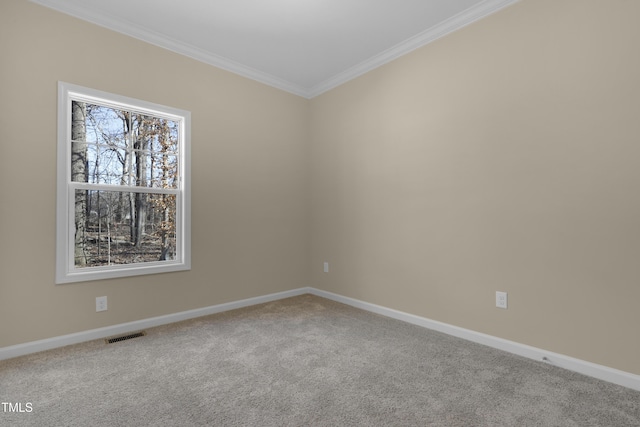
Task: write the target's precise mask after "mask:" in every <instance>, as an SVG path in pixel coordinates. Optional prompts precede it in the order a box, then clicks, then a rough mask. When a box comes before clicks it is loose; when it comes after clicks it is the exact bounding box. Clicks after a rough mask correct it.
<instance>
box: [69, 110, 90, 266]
mask: <svg viewBox="0 0 640 427" xmlns="http://www.w3.org/2000/svg"><path fill="white" fill-rule="evenodd" d="M86 116H87V107H86V105H85V103H84V102H77V101H73V102H72V103H71V180H72V181H79V182H86V180H87V141H86V134H87V131H86V121H85V119H86ZM75 224H76V234H75V254H74V256H75V265H76V266H80V267H81V266H85V265H86V264H87V254H86V251H85V248H86V225H87V192H86V191H76V194H75Z"/></svg>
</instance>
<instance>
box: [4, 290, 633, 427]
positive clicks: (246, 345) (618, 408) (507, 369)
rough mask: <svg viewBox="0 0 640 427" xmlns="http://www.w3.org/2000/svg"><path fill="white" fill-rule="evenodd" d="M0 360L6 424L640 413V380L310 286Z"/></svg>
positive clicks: (380, 422)
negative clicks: (457, 334) (117, 337)
mask: <svg viewBox="0 0 640 427" xmlns="http://www.w3.org/2000/svg"><path fill="white" fill-rule="evenodd" d="M147 332H148V334H147V335H146V336H144V337H140V338H135V339H132V340H128V341H122V342H119V343H115V344H105V343H104V340H100V341H92V342H89V343H84V344H79V345H74V346H69V347H65V348H61V349H56V350H51V351H47V352H42V353H38V354H33V355H28V356H24V357H20V358H16V359H11V360H7V361H3V362H0V401H1V402H14V403H16V402H21V403H22V404H23V408H24V404H25V403H26V402H30V403H31V406H32V408H33V409H32V412H22V413H15V412H3V411H2V407H1V406H0V425H2V426H12V427H13V426H39V427H40V426H83V427H84V426H563V427H565V426H581V427H583V426H640V392H637V391H633V390H630V389H626V388H623V387H619V386H616V385H613V384H609V383H606V382H602V381H598V380H595V379H592V378H589V377H585V376H582V375H579V374H576V373H572V372H569V371H566V370H563V369H560V368H556V367H554V366H551V365H548V364H544V363H541V362H536V361H532V360H528V359H524V358H521V357H518V356H514V355H511V354H508V353H504V352H501V351H499V350H495V349H492V348H489V347H485V346H482V345H479V344H474V343H470V342H467V341H463V340H460V339H457V338H453V337H450V336H447V335H444V334H440V333H437V332H433V331H429V330H427V329H423V328H420V327H418V326H414V325H410V324H406V323H403V322H400V321H397V320H392V319H388V318H385V317H382V316H378V315H375V314H372V313H368V312H365V311H361V310H358V309H355V308H352V307H349V306H345V305H342V304H339V303H336V302H333V301H329V300H326V299H323V298H319V297H316V296H312V295H303V296H300V297H294V298H288V299H285V300H280V301H277V302H272V303H267V304H262V305H257V306H253V307H249V308H244V309H240V310H234V311H230V312H226V313H221V314H217V315H212V316H207V317H202V318H198V319H194V320H190V321H186V322H181V323H176V324H173V325H168V326H162V327H158V328H152V329H149V330H148V331H147Z"/></svg>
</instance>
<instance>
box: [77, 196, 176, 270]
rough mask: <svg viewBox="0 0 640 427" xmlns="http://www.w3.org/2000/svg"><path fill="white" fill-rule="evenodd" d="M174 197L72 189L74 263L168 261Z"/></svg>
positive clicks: (80, 265) (172, 236)
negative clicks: (73, 199)
mask: <svg viewBox="0 0 640 427" xmlns="http://www.w3.org/2000/svg"><path fill="white" fill-rule="evenodd" d="M175 208H176V196H175V195H164V194H147V193H133V192H122V191H97V190H76V192H75V226H76V229H75V256H74V259H75V261H74V265H75V267H76V268H84V267H96V266H103V265H114V264H133V263H141V262H151V261H167V260H174V259H175V253H176V233H175V231H176V227H175V224H176V222H175V220H176V214H175V212H176V209H175Z"/></svg>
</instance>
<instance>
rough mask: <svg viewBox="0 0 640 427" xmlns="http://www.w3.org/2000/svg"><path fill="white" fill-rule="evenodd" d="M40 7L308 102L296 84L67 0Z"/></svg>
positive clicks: (48, 0) (45, 0)
mask: <svg viewBox="0 0 640 427" xmlns="http://www.w3.org/2000/svg"><path fill="white" fill-rule="evenodd" d="M30 1H31V2H32V3H36V4H39V5H40V6H44V7H47V8H49V9H53V10H56V11H58V12H62V13H64V14H66V15H70V16H73V17H74V18H78V19H81V20H83V21H87V22H90V23H92V24H95V25H98V26H100V27H104V28H107V29H109V30H112V31H115V32H118V33H121V34H124V35H126V36H129V37H133V38H135V39H138V40H141V41H144V42H146V43H150V44H152V45H155V46H158V47H161V48H163V49H167V50H170V51H172V52H175V53H178V54H180V55H183V56H186V57H189V58H191V59H195V60H197V61H200V62H203V63H205V64H209V65H213V66H214V67H217V68H221V69H223V70H226V71H229V72H232V73H234V74H237V75H240V76H242V77H246V78H248V79H251V80H255V81H258V82H260V83H263V84H266V85H268V86H271V87H274V88H276V89H280V90H283V91H285V92H289V93H292V94H294V95H298V96H301V97H304V98H308V97H309V96H308V95H309V91H308V90H307V89H306V88H303V87H301V86H299V85H296V84H294V83H291V82H288V81H286V80H283V79H280V78H278V77H275V76H273V75H271V74H268V73H265V72H262V71H259V70H256V69H254V68H251V67H248V66H246V65H243V64H240V63H239V62H236V61H233V60H231V59H228V58H225V57H222V56H219V55H216V54H213V53H211V52H207V51H205V50H204V49H200V48H198V47H196V46H193V45H190V44H188V43H183V42H180V41H178V40H175V39H173V38H171V37H167V36H166V35H163V34H160V33H158V32H156V31H152V30H149V29H148V28H143V27H140V26H139V25H136V24H134V23H132V22H130V21H126V20H122V19H120V18H117V19H116V18H114V17H113V16H109V15H106V14H103V13H96V12H94V11H91V10H89V9H88V8H85V7H76V6H73V5H70V4H68V3H66V2H65V1H64V0H30Z"/></svg>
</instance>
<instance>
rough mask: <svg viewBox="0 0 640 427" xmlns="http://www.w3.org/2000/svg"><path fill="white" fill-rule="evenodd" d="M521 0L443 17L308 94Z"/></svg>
mask: <svg viewBox="0 0 640 427" xmlns="http://www.w3.org/2000/svg"><path fill="white" fill-rule="evenodd" d="M519 1H520V0H486V1H484V2H482V3H480V4H478V5H476V6H473V7H470V8H469V9H467V10H464V11H462V12H460V13H459V14H457V15H455V16H452V17H451V18H449V19H447V20H446V21H443V22H441V23H439V24H437V25H435V26H433V27H431V28H429V29H427V30H425V31H423V32H421V33H419V34H417V35H415V36H413V37H411V38H409V39H407V40H405V41H403V42H401V43H399V44H397V45H395V46H393V47H391V48H389V49H387V50H385V51H383V52H381V53H379V54H377V55H374V56H372V57H371V58H369V59H367V60H365V61H363V62H361V63H359V64H357V65H354V66H353V67H351V68H349V69H347V70H345V71H343V72H341V73H339V74H336V75H335V76H333V77H331V78H330V79H327V80H325V81H324V82H322V83H320V84H318V85H316V86H314V87H312V88H310V89H309V91H308V96H307V97H308V98H314V97H316V96H318V95H321V94H323V93H324V92H327V91H329V90H331V89H333V88H335V87H337V86H340V85H342V84H344V83H346V82H348V81H349V80H352V79H355V78H356V77H358V76H361V75H363V74H365V73H368V72H369V71H371V70H374V69H375V68H378V67H380V66H382V65H385V64H387V63H389V62H391V61H393V60H395V59H397V58H399V57H401V56H403V55H406V54H407V53H409V52H411V51H413V50H416V49H418V48H420V47H422V46H425V45H427V44H429V43H432V42H434V41H436V40H437V39H439V38H441V37H444V36H446V35H448V34H451V33H453V32H455V31H457V30H459V29H461V28H463V27H466V26H467V25H469V24H472V23H473V22H476V21H478V20H480V19H482V18H485V17H487V16H489V15H491V14H493V13H495V12H497V11H499V10H501V9H504V8H505V7H507V6H510V5H512V4H514V3H517V2H519Z"/></svg>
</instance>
